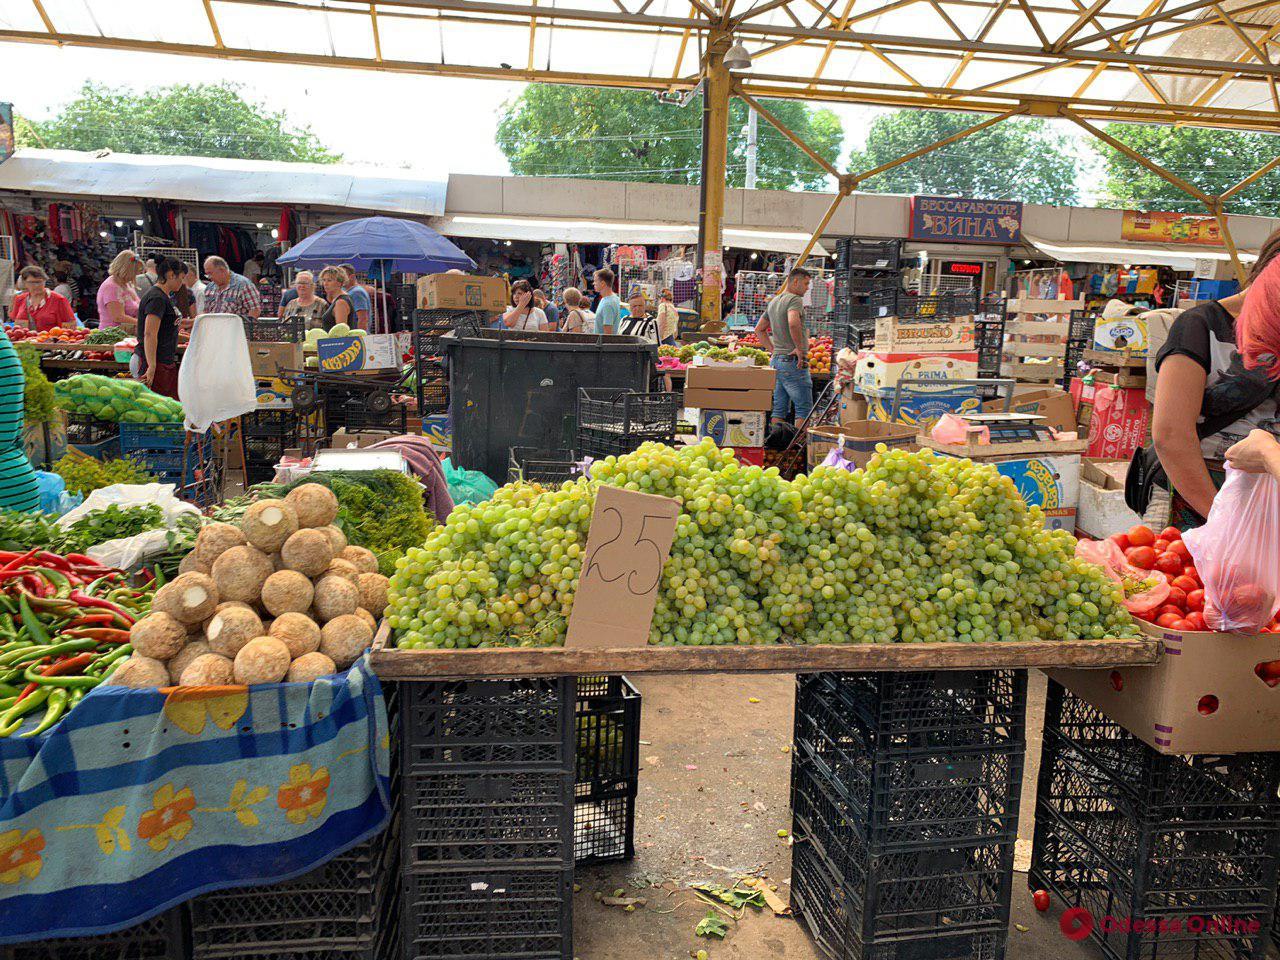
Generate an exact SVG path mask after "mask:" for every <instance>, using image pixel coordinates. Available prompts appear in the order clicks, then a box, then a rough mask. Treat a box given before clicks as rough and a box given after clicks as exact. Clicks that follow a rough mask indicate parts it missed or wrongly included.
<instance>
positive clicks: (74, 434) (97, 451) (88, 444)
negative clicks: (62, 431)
mask: <svg viewBox="0 0 1280 960" xmlns="http://www.w3.org/2000/svg"><path fill="white" fill-rule="evenodd" d="M67 443H68V444H69V445H70V446H73V447H75V448H76V449H77V450H79V451H80V452H81V453H84V454H88V455H89V456H91V457H97V458H98V459H99V460H106V459H110V458H112V457H116V456H119V454H120V426H119V424H115V423H108V422H107V421H105V420H98V419H96V418H94V417H87V416H84V415H83V414H78V413H72V414H68V415H67Z"/></svg>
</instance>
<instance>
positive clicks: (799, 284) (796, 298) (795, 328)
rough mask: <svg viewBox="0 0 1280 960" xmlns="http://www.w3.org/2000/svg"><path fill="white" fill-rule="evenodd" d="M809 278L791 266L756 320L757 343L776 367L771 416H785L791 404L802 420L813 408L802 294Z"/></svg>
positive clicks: (807, 336)
mask: <svg viewBox="0 0 1280 960" xmlns="http://www.w3.org/2000/svg"><path fill="white" fill-rule="evenodd" d="M809 282H810V274H809V271H807V270H805V269H803V268H801V267H796V268H795V269H794V270H792V271H791V273H789V274H788V275H787V282H786V285H785V286H783V288H782V289H781V290H779V291H778V293H777V295H776V296H775V297H774V298H773V299H772V300H770V301H769V305H768V306H767V307H765V311H764V315H763V316H761V317H760V322H759V323H757V324H756V334H757V335H758V336H759V337H760V343H761V345H762V346H763V347H764V349H765V350H767V351H770V352H772V354H773V358H772V359H771V360H770V361H769V364H770V366H772V367H773V369H775V370H776V371H778V378H777V380H776V381H775V383H774V387H773V417H774V419H777V420H786V419H789V417H790V413H791V410H792V408H794V409H795V416H796V419H797V420H804V419H805V418H806V417H808V416H809V413H810V411H811V410H812V409H813V377H812V376H811V375H810V373H809V335H808V333H806V332H805V329H804V295H805V294H806V293H807V292H808V291H809Z"/></svg>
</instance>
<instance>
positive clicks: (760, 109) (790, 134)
mask: <svg viewBox="0 0 1280 960" xmlns="http://www.w3.org/2000/svg"><path fill="white" fill-rule="evenodd" d="M733 92H734V93H736V94H737V95H738V96H739V97H741V98H742V99H743V100H744V101H745V102H746V104H747V106H749V107H751V109H753V110H755V112H756V113H758V114H760V116H762V117H764V118H765V120H767V121H769V123H770V124H771V125H772V126H773V127H774V129H776V130H777V131H778V132H779V133H780V134H782V135H783V136H784V137H786V138H787V139H788V140H790V141H791V142H792V143H794V144H795V145H796V146H797V147H799V148H800V149H801V150H802V151H803V152H804V154H805V155H806V156H807V157H808V158H809V159H810V160H812V161H813V162H814V163H816V164H817V165H818V166H820V167H821V168H822V169H823V170H825V171H827V173H828V174H830V175H831V176H833V177H835V178H836V179H839V178H840V171H839V170H837V169H836V168H835V167H834V166H833V165H832V164H831V163H830V162H829V161H827V160H826V159H824V158H823V156H822V155H821V154H820V153H818V152H817V151H816V150H814V149H813V147H811V146H809V145H808V144H807V143H805V142H804V140H802V139H801V138H800V135H799V134H797V133H796V132H795V131H794V130H792V129H791V128H790V127H788V126H787V125H786V124H785V123H783V122H782V121H781V120H779V119H778V118H777V117H776V116H774V115H773V113H772V112H771V111H770V110H769V108H768V107H765V106H763V105H762V104H761V103H760V101H759V100H757V99H756V98H755V97H753V96H751V94H749V93H746V92H745V91H744V90H743V89H742V87H741V86H740V85H735V86H734V91H733Z"/></svg>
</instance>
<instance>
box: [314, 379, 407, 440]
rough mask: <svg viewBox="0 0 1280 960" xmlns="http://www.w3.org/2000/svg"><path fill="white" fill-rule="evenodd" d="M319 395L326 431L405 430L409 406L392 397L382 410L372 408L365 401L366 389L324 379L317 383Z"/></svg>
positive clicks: (391, 431) (367, 393)
mask: <svg viewBox="0 0 1280 960" xmlns="http://www.w3.org/2000/svg"><path fill="white" fill-rule="evenodd" d="M320 396H321V398H322V400H323V402H324V425H325V432H326V433H329V434H332V433H333V432H334V431H335V430H346V431H347V432H348V433H360V432H376V433H394V434H401V433H405V432H406V431H407V430H408V426H409V408H408V407H406V406H405V404H403V403H397V402H395V401H394V400H393V401H392V402H391V403H390V405H389V406H388V407H387V409H386V410H381V409H374V408H373V407H372V406H371V405H370V403H369V398H370V391H369V390H367V389H360V388H358V387H353V388H351V389H345V388H343V387H342V386H339V385H338V384H337V383H333V382H329V381H325V382H323V383H321V385H320Z"/></svg>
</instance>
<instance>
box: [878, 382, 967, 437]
mask: <svg viewBox="0 0 1280 960" xmlns="http://www.w3.org/2000/svg"><path fill="white" fill-rule="evenodd" d="M861 392H862V394H863V396H865V397H866V399H867V419H869V420H879V421H880V422H882V423H895V422H896V423H904V424H907V425H909V426H911V427H914V428H915V429H916V430H917V431H918V432H920V433H928V432H929V431H930V430H932V429H933V425H934V424H935V423H937V422H938V418H939V417H941V416H942V415H943V414H944V413H976V412H977V411H978V410H979V409H980V408H981V406H982V401H981V400H979V399H978V395H977V394H976V393H974V391H973V388H972V387H963V388H959V389H956V390H947V391H938V392H933V391H930V392H928V393H917V392H914V391H906V390H904V391H903V393H902V403H901V406H900V407H899V408H898V416H897V418H896V419H895V418H894V416H893V403H894V391H892V390H888V391H884V392H879V391H865V390H864V391H861Z"/></svg>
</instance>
